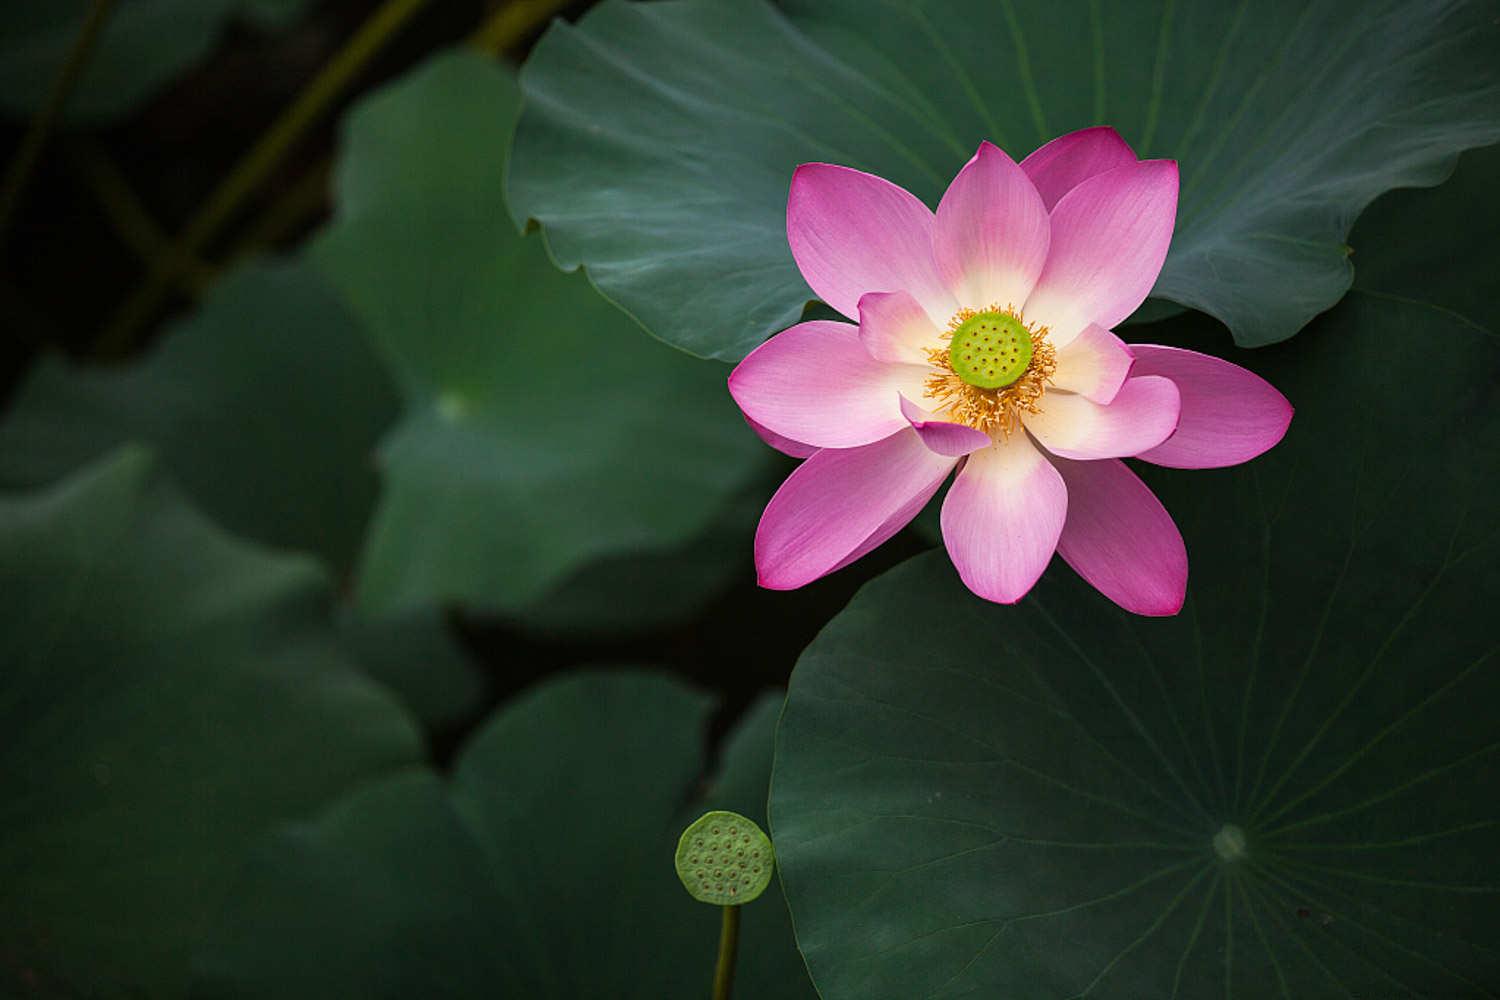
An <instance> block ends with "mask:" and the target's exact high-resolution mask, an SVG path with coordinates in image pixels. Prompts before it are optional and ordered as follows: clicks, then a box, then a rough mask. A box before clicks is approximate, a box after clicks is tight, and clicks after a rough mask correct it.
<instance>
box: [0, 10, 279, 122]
mask: <svg viewBox="0 0 1500 1000" xmlns="http://www.w3.org/2000/svg"><path fill="white" fill-rule="evenodd" d="M93 2H94V0H35V2H33V0H20V2H16V3H6V4H3V5H0V109H3V110H4V111H6V112H8V113H10V114H12V115H17V116H21V117H28V116H30V115H32V114H33V113H35V112H36V111H37V110H38V109H39V108H41V106H42V105H43V104H44V103H45V102H46V100H47V95H48V94H49V93H50V92H51V89H52V82H53V80H55V79H56V78H57V74H58V71H59V70H60V69H61V68H62V65H63V63H64V62H66V61H67V58H68V54H69V53H70V52H71V51H72V49H73V43H74V41H75V40H76V39H77V38H78V35H79V33H80V32H81V31H82V29H83V23H84V20H85V18H86V17H87V16H88V12H89V8H90V7H92V6H93ZM304 6H306V0H117V2H116V3H115V4H114V8H113V9H112V10H111V11H110V14H109V20H108V21H106V22H105V25H104V30H103V31H102V32H101V33H100V35H99V40H98V42H97V44H96V45H95V52H94V54H93V55H92V56H91V57H90V59H89V62H88V65H87V66H86V68H85V69H84V72H83V75H82V77H80V78H79V81H78V87H77V89H76V90H75V91H74V92H73V95H72V97H71V98H70V99H69V101H68V108H67V113H68V115H69V117H71V118H73V119H75V120H87V121H91V122H104V121H109V120H111V119H114V118H119V117H122V116H124V115H125V114H128V113H129V112H130V111H132V110H134V109H135V108H136V106H137V105H139V104H141V103H142V102H143V101H145V100H146V99H147V98H149V97H151V96H152V95H153V94H154V93H155V92H156V91H157V90H159V89H160V88H161V87H162V86H163V85H165V84H166V83H167V82H169V81H170V80H171V79H172V78H173V77H175V76H177V75H178V74H179V73H181V72H183V71H184V70H186V69H187V68H188V67H190V66H192V65H193V63H195V62H197V61H198V60H199V59H201V58H203V56H204V54H205V53H206V52H207V51H208V49H209V46H211V45H212V44H213V42H214V39H215V38H216V37H217V36H218V34H219V32H220V30H221V29H222V28H223V27H224V25H225V23H226V22H228V21H229V20H230V19H232V18H234V17H237V16H238V17H243V18H249V19H250V20H252V21H254V22H256V23H259V24H262V25H267V26H271V25H276V24H284V23H286V22H287V21H290V20H291V19H292V18H293V17H294V16H295V15H296V14H297V13H298V12H299V11H300V10H301V9H302V8H303V7H304Z"/></svg>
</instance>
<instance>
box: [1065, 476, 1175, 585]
mask: <svg viewBox="0 0 1500 1000" xmlns="http://www.w3.org/2000/svg"><path fill="white" fill-rule="evenodd" d="M1056 465H1057V471H1058V472H1059V473H1061V474H1062V477H1063V482H1065V483H1067V486H1068V520H1067V523H1066V524H1064V525H1063V530H1062V537H1061V538H1060V539H1059V540H1058V543H1057V554H1058V555H1060V556H1062V557H1063V559H1065V560H1066V561H1067V563H1068V565H1069V566H1072V567H1073V570H1074V571H1075V572H1076V573H1077V574H1078V575H1079V576H1081V577H1083V578H1084V579H1085V580H1087V581H1088V582H1089V583H1091V584H1093V586H1094V589H1096V590H1098V591H1099V593H1101V594H1103V595H1104V596H1105V597H1107V598H1109V599H1110V600H1111V601H1114V602H1115V603H1116V604H1118V605H1119V606H1120V607H1122V608H1124V609H1125V610H1126V611H1130V612H1133V613H1135V614H1138V615H1175V614H1176V613H1177V612H1178V611H1181V610H1182V602H1183V599H1184V597H1185V596H1186V595H1187V574H1188V563H1187V548H1186V547H1185V546H1184V545H1183V544H1182V534H1181V533H1180V532H1179V531H1178V530H1177V525H1176V524H1175V523H1174V522H1173V521H1172V515H1170V514H1168V513H1167V510H1166V508H1165V507H1163V506H1162V505H1161V501H1160V500H1158V499H1156V495H1155V494H1154V493H1152V492H1151V490H1150V489H1149V488H1148V487H1147V486H1146V484H1145V483H1143V482H1141V481H1140V479H1139V478H1138V477H1137V476H1136V474H1135V473H1133V472H1131V471H1130V470H1129V469H1128V468H1126V467H1125V463H1124V462H1121V461H1119V460H1118V459H1110V460H1108V461H1103V462H1071V461H1069V460H1067V459H1065V458H1060V459H1057V462H1056Z"/></svg>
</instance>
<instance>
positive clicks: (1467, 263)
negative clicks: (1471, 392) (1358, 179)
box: [1349, 146, 1500, 336]
mask: <svg viewBox="0 0 1500 1000" xmlns="http://www.w3.org/2000/svg"><path fill="white" fill-rule="evenodd" d="M1496 177H1500V146H1489V147H1486V148H1485V149H1476V150H1473V151H1471V152H1468V153H1465V154H1464V155H1463V157H1462V158H1461V159H1460V160H1459V164H1458V168H1457V169H1456V170H1455V171H1454V172H1453V176H1452V177H1451V178H1449V179H1448V180H1447V181H1445V182H1444V183H1443V184H1442V185H1441V186H1440V187H1436V188H1432V189H1430V190H1420V191H1393V192H1391V193H1390V194H1388V195H1386V196H1385V197H1383V198H1381V199H1380V200H1379V201H1377V202H1376V203H1375V204H1373V205H1371V206H1370V209H1369V211H1367V212H1365V214H1364V215H1361V216H1360V218H1359V224H1358V225H1356V226H1355V227H1354V234H1353V235H1352V236H1350V237H1349V245H1350V246H1351V247H1353V248H1354V259H1355V260H1357V261H1359V271H1358V273H1357V275H1356V280H1355V287H1356V288H1361V289H1365V290H1368V291H1371V292H1375V293H1378V294H1382V295H1394V296H1397V297H1399V298H1404V299H1410V300H1413V301H1417V302H1427V303H1431V304H1433V305H1436V306H1440V307H1442V308H1444V309H1448V310H1451V311H1453V312H1455V313H1457V314H1459V316H1461V317H1462V318H1463V319H1466V320H1469V321H1471V322H1473V323H1475V324H1477V325H1478V326H1481V327H1483V328H1484V329H1486V330H1488V331H1489V332H1490V333H1491V334H1493V335H1495V336H1500V296H1497V295H1496V294H1495V271H1496V266H1497V262H1500V191H1497V190H1496V187H1495V178H1496Z"/></svg>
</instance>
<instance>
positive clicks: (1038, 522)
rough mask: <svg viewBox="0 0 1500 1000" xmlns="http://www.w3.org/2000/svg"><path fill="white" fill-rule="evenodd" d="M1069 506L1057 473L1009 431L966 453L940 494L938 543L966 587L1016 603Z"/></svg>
mask: <svg viewBox="0 0 1500 1000" xmlns="http://www.w3.org/2000/svg"><path fill="white" fill-rule="evenodd" d="M1067 510H1068V490H1067V487H1066V486H1065V485H1064V484H1063V480H1062V476H1060V475H1058V472H1057V470H1056V469H1055V468H1053V467H1052V463H1051V462H1049V461H1048V460H1047V459H1046V457H1045V456H1044V455H1042V453H1041V452H1039V451H1037V449H1036V447H1035V446H1034V445H1032V443H1031V442H1030V441H1029V440H1028V439H1027V438H1026V435H1024V434H1014V435H1012V436H1011V437H1010V438H1009V439H1007V440H1006V441H1003V442H999V443H996V444H995V445H993V446H992V447H989V448H985V449H982V450H980V451H976V452H974V453H973V454H972V455H970V456H969V457H968V458H966V459H964V467H963V468H962V469H960V470H959V473H958V477H957V478H956V479H954V481H953V485H952V487H950V488H949V490H948V496H947V497H946V498H944V500H943V516H942V524H943V544H944V545H945V546H947V549H948V555H949V557H950V558H952V560H953V565H954V567H955V568H957V570H958V575H959V576H960V577H962V578H963V581H964V585H965V586H967V587H968V588H969V589H970V590H972V591H973V592H974V593H976V594H978V595H979V596H980V597H983V598H984V599H985V600H987V601H997V602H999V603H1001V604H1014V603H1015V602H1016V601H1019V600H1020V599H1021V598H1022V597H1024V596H1026V592H1027V591H1029V590H1030V589H1031V588H1032V586H1033V585H1034V584H1035V583H1036V581H1037V578H1038V577H1040V576H1041V575H1042V570H1044V569H1046V568H1047V563H1048V562H1049V561H1051V559H1052V553H1053V551H1055V550H1056V548H1057V539H1058V537H1059V536H1060V535H1061V533H1062V529H1063V522H1064V520H1065V519H1066V517H1067Z"/></svg>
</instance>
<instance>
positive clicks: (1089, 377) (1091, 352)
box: [1052, 323, 1134, 403]
mask: <svg viewBox="0 0 1500 1000" xmlns="http://www.w3.org/2000/svg"><path fill="white" fill-rule="evenodd" d="M1133 359H1134V355H1133V354H1132V353H1131V350H1130V346H1129V345H1128V344H1126V343H1125V342H1124V341H1123V340H1121V339H1120V338H1119V337H1116V336H1115V335H1114V334H1112V333H1110V332H1109V331H1108V330H1106V329H1104V327H1102V326H1099V325H1098V324H1097V323H1090V324H1089V325H1088V326H1086V327H1084V330H1083V332H1082V333H1080V334H1079V335H1078V336H1077V337H1074V338H1073V342H1072V343H1071V344H1069V345H1068V346H1066V347H1064V348H1063V349H1062V350H1060V351H1058V352H1057V370H1056V371H1054V372H1053V373H1052V384H1053V385H1055V386H1057V387H1058V388H1059V389H1066V390H1068V391H1069V392H1076V393H1078V394H1079V395H1082V396H1086V397H1088V398H1089V399H1092V400H1093V401H1094V402H1096V403H1108V402H1110V401H1111V400H1113V399H1114V398H1115V393H1117V392H1119V391H1120V386H1122V385H1124V384H1125V376H1127V375H1129V374H1130V363H1131V361H1132V360H1133Z"/></svg>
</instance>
